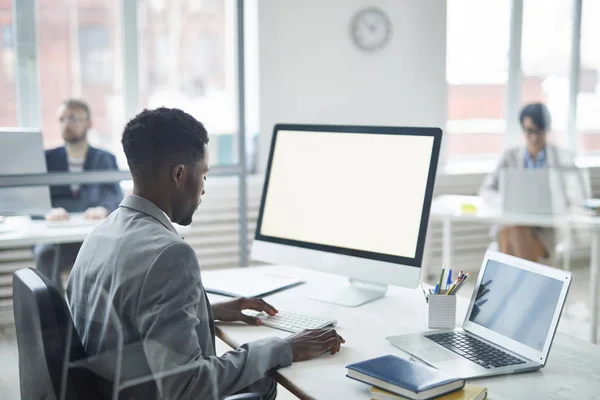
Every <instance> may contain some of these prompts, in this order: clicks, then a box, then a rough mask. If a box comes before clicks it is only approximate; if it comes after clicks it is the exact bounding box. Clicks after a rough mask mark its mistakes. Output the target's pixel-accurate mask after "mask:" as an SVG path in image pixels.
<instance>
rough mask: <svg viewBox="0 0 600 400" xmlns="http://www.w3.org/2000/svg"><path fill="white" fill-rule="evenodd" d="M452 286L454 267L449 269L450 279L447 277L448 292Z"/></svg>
mask: <svg viewBox="0 0 600 400" xmlns="http://www.w3.org/2000/svg"><path fill="white" fill-rule="evenodd" d="M450 286H452V268H450V269H449V270H448V279H446V292H448V290H450Z"/></svg>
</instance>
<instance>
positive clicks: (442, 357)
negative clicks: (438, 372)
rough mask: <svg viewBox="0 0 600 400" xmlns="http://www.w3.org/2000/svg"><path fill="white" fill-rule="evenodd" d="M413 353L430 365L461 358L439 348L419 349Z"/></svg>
mask: <svg viewBox="0 0 600 400" xmlns="http://www.w3.org/2000/svg"><path fill="white" fill-rule="evenodd" d="M415 353H416V354H415V355H416V356H417V357H419V358H423V360H425V361H428V362H430V363H437V362H442V361H449V360H456V359H459V358H462V357H460V356H459V355H457V354H454V353H453V352H451V351H449V350H446V349H444V348H443V347H441V346H428V347H421V348H420V349H419V350H418V351H417V352H415Z"/></svg>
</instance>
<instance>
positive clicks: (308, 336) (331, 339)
mask: <svg viewBox="0 0 600 400" xmlns="http://www.w3.org/2000/svg"><path fill="white" fill-rule="evenodd" d="M286 340H287V342H288V343H289V344H290V345H291V346H292V355H293V361H294V362H296V361H305V360H310V359H311V358H315V357H318V356H320V355H321V354H323V353H327V352H330V353H331V354H335V353H337V352H338V351H340V347H341V346H342V343H346V341H345V340H344V338H343V337H341V336H340V335H338V334H337V332H336V331H335V329H333V328H331V329H316V330H303V331H302V332H298V333H296V334H294V335H292V336H289V337H287V338H286Z"/></svg>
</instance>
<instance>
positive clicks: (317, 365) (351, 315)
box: [203, 267, 600, 400]
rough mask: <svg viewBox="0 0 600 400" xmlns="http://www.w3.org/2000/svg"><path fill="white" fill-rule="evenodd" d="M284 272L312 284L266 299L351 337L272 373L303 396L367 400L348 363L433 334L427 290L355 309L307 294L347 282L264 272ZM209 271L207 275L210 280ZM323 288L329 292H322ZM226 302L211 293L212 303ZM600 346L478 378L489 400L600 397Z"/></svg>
mask: <svg viewBox="0 0 600 400" xmlns="http://www.w3.org/2000/svg"><path fill="white" fill-rule="evenodd" d="M273 269H276V270H277V273H278V274H279V275H282V274H285V275H287V276H289V277H294V278H300V279H304V280H306V281H307V283H306V284H305V285H301V286H298V287H296V288H293V289H290V290H286V291H283V292H280V293H277V294H275V295H272V296H269V297H268V298H266V300H267V301H268V302H270V303H271V304H273V305H274V306H275V307H279V308H280V309H283V310H288V311H297V312H304V313H310V314H314V315H319V316H324V317H331V318H334V319H336V320H337V321H338V326H337V328H336V329H337V330H338V332H339V334H340V335H342V336H343V337H344V339H346V344H345V345H343V347H342V350H341V351H340V352H339V353H338V354H336V355H334V356H331V355H323V356H321V357H319V358H317V359H314V360H310V361H305V362H300V363H294V364H293V365H292V366H291V367H289V368H283V369H281V370H279V371H277V372H274V373H273V376H274V377H275V379H277V381H278V382H279V383H281V384H282V385H283V386H285V387H286V388H287V389H288V390H290V391H291V392H292V393H294V394H295V395H296V396H298V397H299V398H303V399H310V398H314V399H344V400H352V399H368V398H369V391H368V388H369V386H368V385H365V384H362V383H360V382H357V381H353V380H351V379H348V378H346V377H345V374H346V368H345V366H346V365H348V364H350V363H353V362H357V361H363V360H366V359H368V358H372V357H377V356H381V355H385V354H395V355H397V356H401V357H405V354H403V352H402V351H401V350H399V349H398V348H396V347H394V346H393V345H392V344H390V343H389V342H388V341H387V340H385V337H387V336H392V335H399V334H406V333H414V332H420V331H425V330H427V305H426V303H425V300H424V298H423V293H422V292H421V289H414V290H408V289H402V288H397V287H390V289H389V291H388V294H387V295H386V296H385V297H384V298H382V299H379V300H375V301H373V302H371V303H367V304H365V305H363V306H360V307H356V308H347V307H342V306H336V305H332V304H327V303H323V302H319V301H316V300H312V299H310V298H308V297H305V293H307V292H308V291H314V290H327V287H328V286H329V287H331V285H332V284H333V285H335V284H340V283H342V282H344V279H343V278H340V277H336V276H332V275H328V274H323V273H318V272H313V271H307V270H301V269H296V268H289V267H261V268H255V270H257V273H260V271H266V272H268V271H272V270H273ZM206 274H210V272H205V273H203V275H206ZM323 288H324V289H323ZM217 299H219V300H220V299H222V298H221V297H219V296H211V301H216V300H217ZM467 306H468V301H467V300H466V299H463V298H461V297H459V299H458V312H457V324H460V323H462V319H463V318H464V315H465V313H466V309H467ZM217 328H218V336H219V337H220V338H221V339H222V340H223V341H224V342H226V343H227V344H229V345H230V346H231V347H233V348H236V347H238V346H239V345H240V344H243V343H246V342H250V341H253V340H258V339H262V338H265V337H269V336H278V337H285V336H288V335H289V334H288V333H286V332H283V331H279V330H275V329H271V328H267V327H253V326H248V325H243V324H222V323H219V324H218V325H217ZM599 365H600V347H598V346H596V345H592V344H590V343H587V342H584V341H581V340H579V339H575V338H572V337H568V336H565V335H561V334H559V335H557V337H556V339H555V342H554V346H553V348H552V350H551V354H550V357H549V361H548V364H547V365H546V368H544V369H543V370H542V371H539V372H533V373H527V374H521V375H508V376H503V377H495V378H486V379H482V380H476V381H473V382H474V383H476V384H479V385H483V386H486V387H487V388H488V390H489V397H488V398H489V399H492V400H504V399H505V400H509V399H510V400H514V399H542V398H543V399H577V400H582V399H597V398H598V397H597V396H598V393H600V367H599Z"/></svg>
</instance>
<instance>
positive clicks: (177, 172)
mask: <svg viewBox="0 0 600 400" xmlns="http://www.w3.org/2000/svg"><path fill="white" fill-rule="evenodd" d="M184 172H185V165H183V164H177V165H176V166H174V167H173V172H172V175H171V179H173V182H174V183H175V186H177V187H179V186H180V185H181V183H182V181H183V174H184Z"/></svg>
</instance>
